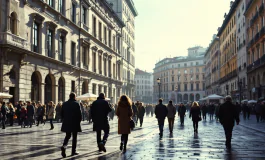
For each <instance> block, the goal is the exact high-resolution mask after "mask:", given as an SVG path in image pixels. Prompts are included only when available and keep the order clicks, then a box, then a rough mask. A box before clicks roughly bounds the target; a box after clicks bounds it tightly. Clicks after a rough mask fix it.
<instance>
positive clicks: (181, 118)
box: [180, 115, 184, 124]
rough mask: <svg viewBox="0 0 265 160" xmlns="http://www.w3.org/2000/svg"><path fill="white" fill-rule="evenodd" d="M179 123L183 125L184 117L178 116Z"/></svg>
mask: <svg viewBox="0 0 265 160" xmlns="http://www.w3.org/2000/svg"><path fill="white" fill-rule="evenodd" d="M180 123H181V124H184V115H180Z"/></svg>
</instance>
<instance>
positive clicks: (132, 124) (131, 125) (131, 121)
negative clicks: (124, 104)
mask: <svg viewBox="0 0 265 160" xmlns="http://www.w3.org/2000/svg"><path fill="white" fill-rule="evenodd" d="M130 107H131V106H129V107H128V111H129V112H130ZM129 112H128V113H129ZM129 117H130V116H129ZM129 125H130V128H131V130H133V129H134V128H135V122H134V120H133V119H131V120H130V122H129Z"/></svg>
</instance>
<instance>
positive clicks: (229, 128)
mask: <svg viewBox="0 0 265 160" xmlns="http://www.w3.org/2000/svg"><path fill="white" fill-rule="evenodd" d="M223 127H224V131H225V137H226V141H225V145H226V146H228V147H230V146H231V139H232V132H233V127H234V125H223Z"/></svg>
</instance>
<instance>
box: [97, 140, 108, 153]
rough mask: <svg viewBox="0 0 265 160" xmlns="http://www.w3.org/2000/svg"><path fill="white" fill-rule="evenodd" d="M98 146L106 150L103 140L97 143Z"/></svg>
mask: <svg viewBox="0 0 265 160" xmlns="http://www.w3.org/2000/svg"><path fill="white" fill-rule="evenodd" d="M99 148H100V150H101V151H103V152H107V150H106V148H105V145H104V143H103V142H100V143H99Z"/></svg>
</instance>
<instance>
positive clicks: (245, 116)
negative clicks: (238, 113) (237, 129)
mask: <svg viewBox="0 0 265 160" xmlns="http://www.w3.org/2000/svg"><path fill="white" fill-rule="evenodd" d="M243 118H244V120H246V118H247V112H244V111H243Z"/></svg>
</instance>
